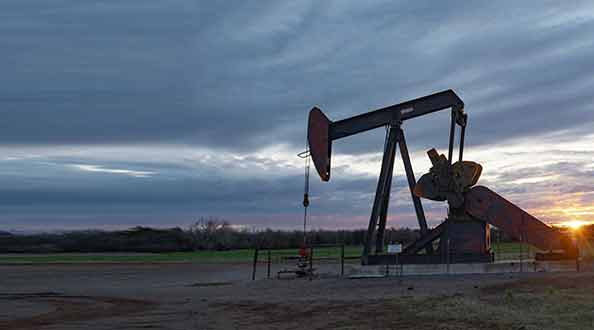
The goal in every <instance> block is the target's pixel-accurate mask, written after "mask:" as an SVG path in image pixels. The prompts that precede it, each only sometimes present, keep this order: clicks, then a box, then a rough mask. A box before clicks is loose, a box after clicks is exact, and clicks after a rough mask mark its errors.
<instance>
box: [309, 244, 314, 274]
mask: <svg viewBox="0 0 594 330" xmlns="http://www.w3.org/2000/svg"><path fill="white" fill-rule="evenodd" d="M313 254H314V249H313V245H312V246H310V248H309V279H310V280H311V278H312V275H313Z"/></svg>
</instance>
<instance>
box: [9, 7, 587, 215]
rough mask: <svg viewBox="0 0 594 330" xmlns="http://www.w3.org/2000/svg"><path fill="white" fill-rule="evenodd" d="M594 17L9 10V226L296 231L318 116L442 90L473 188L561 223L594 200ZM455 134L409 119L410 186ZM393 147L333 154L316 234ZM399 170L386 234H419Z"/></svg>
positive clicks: (319, 197)
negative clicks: (562, 210) (223, 226)
mask: <svg viewBox="0 0 594 330" xmlns="http://www.w3.org/2000/svg"><path fill="white" fill-rule="evenodd" d="M593 9H594V8H592V4H591V3H590V2H586V1H584V2H576V3H572V4H571V5H569V4H565V3H561V4H551V3H549V4H543V3H541V2H534V3H532V2H522V3H517V2H511V1H510V2H498V3H493V4H489V3H467V2H448V3H443V4H442V3H439V4H438V3H434V2H415V3H397V2H388V1H376V2H343V1H325V2H308V1H305V2H299V3H291V4H289V3H278V2H274V1H258V2H255V3H246V2H235V3H200V4H199V5H198V4H196V3H194V2H191V1H187V0H177V1H173V2H171V1H170V2H167V3H166V4H165V3H162V2H159V1H143V2H141V3H138V2H132V1H119V2H117V3H104V2H99V1H90V2H84V3H82V2H76V1H72V0H65V1H60V2H58V3H52V4H48V3H46V2H44V1H33V2H22V1H16V0H14V1H13V0H10V1H4V2H2V4H0V10H1V11H2V13H3V19H2V21H0V43H1V44H2V45H3V47H2V49H3V51H2V52H1V53H0V70H1V71H2V72H3V74H2V76H0V113H1V114H2V121H0V141H2V146H1V147H0V154H2V158H1V159H0V180H2V182H4V183H5V184H3V187H2V189H0V200H2V201H3V202H2V204H0V209H2V210H3V212H2V214H1V215H0V223H2V224H9V223H10V224H15V223H22V224H29V225H34V224H37V225H39V224H44V223H56V224H58V223H69V224H71V225H72V224H74V223H76V222H77V220H76V219H79V220H80V221H82V222H85V221H86V222H88V223H89V224H92V225H98V224H102V223H107V222H109V223H110V224H112V225H113V224H117V223H118V222H119V223H124V222H125V223H138V224H142V223H143V222H144V221H146V222H147V223H158V222H159V220H158V218H166V217H168V216H170V217H171V218H175V221H177V222H180V221H181V222H183V221H188V220H187V219H193V218H194V217H195V216H196V215H205V214H210V215H222V216H227V217H231V218H233V219H235V220H236V221H237V222H240V223H238V224H242V225H274V226H285V225H286V224H289V223H293V222H294V219H296V218H299V214H300V211H301V210H300V202H301V201H300V198H301V194H302V191H301V189H302V188H303V168H302V166H303V163H302V161H301V160H300V159H298V158H297V157H295V155H296V154H297V153H298V152H300V151H302V150H303V149H304V142H305V134H306V132H305V127H306V118H307V112H308V110H309V109H310V108H311V107H312V106H314V105H318V106H320V107H321V108H322V109H323V111H324V112H325V113H326V114H327V115H328V116H329V117H330V118H331V119H333V120H338V119H342V118H345V117H348V116H352V115H355V114H359V113H362V112H365V111H369V110H372V109H376V108H379V107H383V106H386V105H389V104H394V103H398V102H402V101H405V100H408V99H411V98H415V97H419V96H422V95H426V94H429V93H432V92H436V91H439V90H443V89H447V88H453V89H455V90H456V92H457V93H458V94H459V95H460V96H461V97H462V98H463V99H464V101H465V103H466V111H467V113H468V114H469V116H470V122H469V123H470V124H469V128H468V130H467V134H468V136H467V140H466V146H467V152H466V153H465V155H466V157H467V158H468V159H473V160H476V161H479V162H481V163H482V164H483V165H484V167H485V170H484V171H483V173H484V174H483V178H482V180H481V182H484V183H485V184H486V185H489V186H490V187H492V188H493V189H495V190H496V191H499V192H501V193H502V194H504V195H505V196H509V197H510V198H511V199H512V200H514V201H515V202H517V203H519V204H520V205H521V206H522V207H526V208H528V209H529V210H534V211H535V212H540V213H539V214H542V215H543V216H547V217H548V218H549V220H551V221H553V220H555V219H556V218H560V217H562V215H561V214H559V213H558V214H556V215H554V216H549V215H547V214H546V212H545V208H544V207H545V206H546V204H547V203H550V201H551V197H550V196H551V195H552V194H553V195H554V194H557V195H558V196H569V197H568V198H569V199H572V198H573V199H572V200H575V201H576V203H577V202H579V203H587V202H589V201H591V195H590V192H591V188H590V187H592V186H594V183H592V182H590V181H588V180H589V179H588V178H591V177H592V175H591V174H592V171H593V170H594V168H592V165H591V161H590V163H588V159H590V160H591V159H592V157H593V156H594V151H593V150H592V149H591V148H590V147H588V146H589V145H590V144H591V143H592V142H593V141H592V137H591V135H589V134H591V133H592V127H594V111H592V104H594V99H593V97H594V96H593V95H592V93H591V90H592V87H594V78H592V76H591V74H590V72H592V69H594V60H593V58H594V47H593V46H594V44H593V43H594V41H593V40H592V38H591V35H592V32H593V31H594V17H593V15H592V14H591V13H593V12H594V10H593ZM448 126H449V118H448V113H447V111H444V112H440V113H436V114H432V115H431V116H427V117H423V118H419V119H415V120H411V121H408V122H405V123H404V124H403V127H404V129H405V133H406V137H407V142H408V145H409V149H410V151H411V153H412V158H413V164H414V168H415V174H416V175H417V177H418V176H419V175H421V174H422V173H423V172H425V171H426V170H427V169H428V168H429V166H430V163H429V161H428V159H427V157H426V155H425V151H426V150H427V149H429V148H432V147H437V148H439V149H440V150H442V151H443V150H444V149H445V147H446V145H447V138H448V136H447V134H448ZM383 141H384V131H383V130H381V129H378V130H376V131H373V132H367V133H364V134H361V135H358V136H353V137H350V138H347V139H344V140H339V141H336V142H335V143H334V145H333V152H334V154H333V166H334V168H333V179H332V181H331V182H330V183H328V184H321V183H318V182H315V183H314V182H312V195H313V196H312V197H314V198H316V199H315V202H313V203H312V209H311V210H312V217H314V218H317V219H319V224H320V226H332V225H333V224H335V225H336V226H340V225H341V224H345V226H346V225H348V226H356V227H364V226H366V224H365V222H366V221H367V220H366V217H367V213H368V212H369V209H370V207H371V206H370V203H371V198H372V197H373V193H374V191H375V184H376V180H377V174H378V172H379V165H380V161H381V157H380V155H379V153H380V152H381V150H382V146H383ZM588 157H589V158H588ZM395 171H396V175H397V176H398V179H397V180H396V179H395V181H394V193H393V204H392V207H391V209H390V210H391V212H392V214H393V215H394V216H393V217H392V218H391V222H392V223H394V224H397V225H407V226H408V225H409V226H414V225H415V220H414V213H413V211H412V207H411V206H410V204H409V203H408V198H409V192H408V191H407V190H406V182H405V181H403V179H402V178H403V176H402V175H403V170H402V166H401V165H400V163H398V162H397V166H396V169H395ZM139 178H140V179H143V180H139ZM149 179H150V180H149ZM314 179H315V176H314V175H313V174H312V180H314ZM427 211H428V213H430V214H431V217H430V218H431V221H433V223H437V222H439V221H440V218H442V217H443V214H444V210H443V205H439V204H434V203H428V204H427ZM576 214H577V213H576ZM81 219H82V220H81ZM275 219H278V221H277V220H275ZM163 221H165V222H167V221H168V220H163ZM297 223H298V221H297ZM314 223H315V222H314Z"/></svg>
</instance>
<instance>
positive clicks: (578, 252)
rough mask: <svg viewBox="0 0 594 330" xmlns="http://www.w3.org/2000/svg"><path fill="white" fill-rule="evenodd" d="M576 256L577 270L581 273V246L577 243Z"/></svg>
mask: <svg viewBox="0 0 594 330" xmlns="http://www.w3.org/2000/svg"><path fill="white" fill-rule="evenodd" d="M575 249H576V250H577V251H576V256H575V270H576V271H577V272H578V273H579V272H580V248H579V247H578V246H577V244H576V245H575Z"/></svg>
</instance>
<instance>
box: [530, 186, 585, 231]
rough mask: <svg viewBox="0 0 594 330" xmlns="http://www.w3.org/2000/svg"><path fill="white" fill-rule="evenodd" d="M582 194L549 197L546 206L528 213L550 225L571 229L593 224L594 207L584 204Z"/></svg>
mask: <svg viewBox="0 0 594 330" xmlns="http://www.w3.org/2000/svg"><path fill="white" fill-rule="evenodd" d="M583 197H584V194H583V193H575V194H571V195H569V196H563V197H549V198H546V200H548V202H549V203H548V204H547V205H546V206H542V207H539V208H537V209H531V210H530V211H529V212H530V213H532V214H533V215H534V216H536V217H537V218H539V219H541V220H544V221H546V222H548V223H550V224H554V225H557V226H561V227H568V228H571V229H579V228H580V227H582V226H584V225H590V224H594V205H592V204H591V203H585V201H584V199H583Z"/></svg>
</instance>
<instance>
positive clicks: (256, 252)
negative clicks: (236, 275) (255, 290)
mask: <svg viewBox="0 0 594 330" xmlns="http://www.w3.org/2000/svg"><path fill="white" fill-rule="evenodd" d="M257 263H258V248H256V249H255V250H254V264H253V267H252V281H253V280H255V279H256V264H257Z"/></svg>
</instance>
